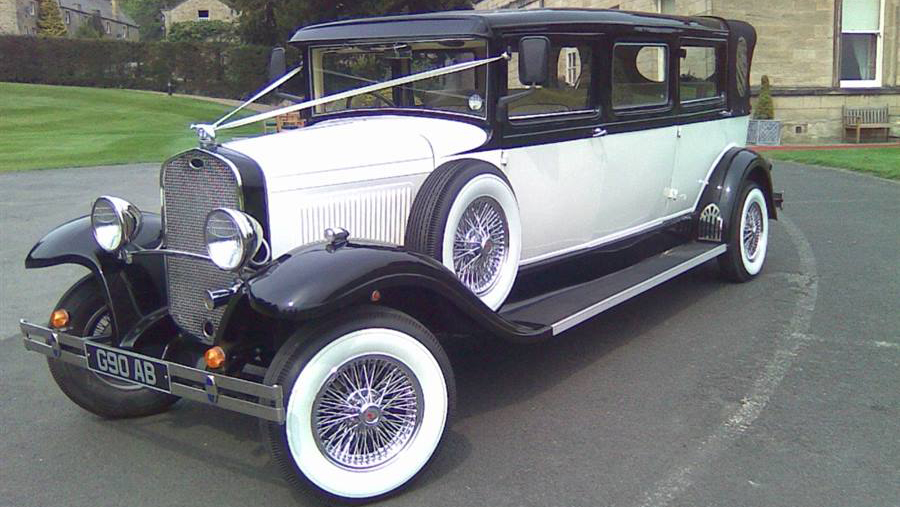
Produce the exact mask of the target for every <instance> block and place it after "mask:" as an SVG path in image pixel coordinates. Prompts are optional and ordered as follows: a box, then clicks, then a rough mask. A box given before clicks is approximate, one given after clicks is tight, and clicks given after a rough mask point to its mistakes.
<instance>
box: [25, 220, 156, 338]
mask: <svg viewBox="0 0 900 507" xmlns="http://www.w3.org/2000/svg"><path fill="white" fill-rule="evenodd" d="M161 233H162V223H161V219H160V216H159V215H158V214H156V213H143V215H142V220H141V227H140V229H139V230H138V233H137V236H136V238H135V241H134V242H133V243H132V244H131V245H129V246H127V247H126V249H131V250H134V249H137V247H140V248H155V247H157V246H159V244H160V241H161V237H162V234H161ZM60 264H78V265H81V266H84V267H86V268H88V269H89V270H91V272H92V273H94V275H95V276H96V277H97V279H98V280H100V282H101V284H102V285H103V287H104V291H105V294H104V296H105V298H106V302H107V304H108V305H109V308H110V310H111V312H112V318H113V325H114V326H115V331H116V332H117V333H118V334H119V335H120V336H122V335H124V333H125V332H126V331H127V330H130V329H132V328H133V327H134V325H135V324H137V322H139V321H140V320H141V319H142V318H144V317H145V316H148V315H150V314H151V313H153V312H154V311H155V310H158V309H159V308H161V307H163V306H165V305H166V300H165V291H164V290H163V289H164V287H165V284H164V281H165V271H164V269H163V266H164V265H163V259H162V256H156V255H144V256H139V257H138V256H136V257H135V258H134V262H132V263H131V264H126V263H125V261H124V260H122V259H121V258H120V257H119V256H117V255H113V254H110V253H108V252H106V251H104V250H103V249H101V248H100V246H99V245H97V242H96V241H95V240H94V235H93V231H92V229H91V217H90V216H84V217H80V218H76V219H74V220H72V221H70V222H67V223H65V224H63V225H61V226H59V227H57V228H56V229H54V230H52V231H50V232H49V233H48V234H47V235H46V236H44V237H43V238H41V240H40V241H38V242H37V244H35V245H34V247H32V248H31V251H30V252H28V256H27V257H26V258H25V268H26V269H35V268H44V267H48V266H56V265H60Z"/></svg>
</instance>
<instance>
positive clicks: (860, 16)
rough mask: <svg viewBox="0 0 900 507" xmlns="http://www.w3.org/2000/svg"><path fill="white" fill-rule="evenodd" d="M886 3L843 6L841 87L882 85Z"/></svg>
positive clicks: (861, 0) (869, 0)
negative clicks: (883, 31)
mask: <svg viewBox="0 0 900 507" xmlns="http://www.w3.org/2000/svg"><path fill="white" fill-rule="evenodd" d="M883 26H884V2H882V1H881V0H844V2H843V6H842V7H841V54H840V58H841V61H840V63H841V65H840V69H841V87H845V88H854V87H856V88H864V87H873V86H881V60H882V58H881V55H882V54H883V53H882V51H883V47H882V30H883Z"/></svg>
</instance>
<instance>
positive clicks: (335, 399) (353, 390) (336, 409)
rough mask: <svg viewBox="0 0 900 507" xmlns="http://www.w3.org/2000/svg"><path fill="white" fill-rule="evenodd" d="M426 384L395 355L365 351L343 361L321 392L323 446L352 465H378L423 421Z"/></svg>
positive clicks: (316, 418)
mask: <svg viewBox="0 0 900 507" xmlns="http://www.w3.org/2000/svg"><path fill="white" fill-rule="evenodd" d="M423 405H424V403H423V396H422V388H421V386H420V385H419V382H418V380H417V379H416V377H415V375H413V374H412V372H411V371H410V370H409V368H407V367H406V366H405V365H403V364H402V363H401V362H399V361H397V360H396V359H394V358H392V357H388V356H384V355H375V354H372V355H365V356H361V357H357V358H354V359H351V360H349V361H347V362H346V363H344V364H343V365H341V366H339V367H338V368H337V369H336V370H335V372H334V373H333V374H332V375H331V376H330V377H329V378H328V380H327V381H326V382H325V384H324V385H323V386H322V388H321V389H320V390H319V393H318V395H317V396H316V400H315V404H314V405H313V410H312V426H313V429H314V433H315V439H316V444H317V445H318V446H319V450H321V451H322V453H323V454H324V455H325V456H326V457H327V458H328V459H329V460H331V461H332V462H333V463H335V464H337V465H339V466H341V467H343V468H347V469H352V470H361V469H363V470H364V469H371V468H376V467H379V466H381V465H383V464H384V463H387V462H388V461H390V460H391V459H392V458H394V457H395V456H397V455H398V454H399V453H400V452H401V451H403V449H404V448H405V447H406V445H407V444H409V443H410V442H411V441H412V440H413V439H414V437H415V435H416V432H417V431H418V429H419V426H420V424H421V421H422V409H423Z"/></svg>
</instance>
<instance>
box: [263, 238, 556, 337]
mask: <svg viewBox="0 0 900 507" xmlns="http://www.w3.org/2000/svg"><path fill="white" fill-rule="evenodd" d="M375 291H379V292H378V295H376V296H373V292H375ZM381 294H385V295H386V296H385V297H384V299H379V297H378V296H380V295H381ZM387 295H390V297H388V296H387ZM404 296H406V297H415V298H420V299H421V298H425V300H419V301H417V307H418V308H424V309H426V310H430V311H431V313H432V314H433V315H431V316H430V317H432V318H435V319H440V318H442V317H443V318H450V317H449V316H442V315H438V314H439V312H440V309H441V308H445V307H446V306H445V305H447V304H449V305H452V306H453V307H454V308H455V309H456V310H458V311H459V312H460V313H461V314H463V315H465V316H466V317H468V318H469V319H471V320H472V321H473V322H474V323H475V324H476V325H477V326H478V327H479V328H480V329H481V330H484V331H487V332H489V333H492V334H494V335H497V336H499V337H503V338H508V339H512V340H518V341H522V340H531V339H538V338H540V337H543V336H544V335H545V333H546V332H547V331H548V330H547V329H544V328H542V327H539V326H535V327H529V326H527V325H522V324H519V323H514V322H510V321H508V320H506V319H504V318H502V317H501V316H499V315H498V314H497V313H496V312H494V311H493V310H491V309H490V308H488V307H487V306H485V305H484V303H482V302H481V300H480V299H478V298H477V297H476V296H475V295H474V294H472V292H471V291H470V290H469V289H467V288H466V287H465V286H464V285H462V284H461V283H460V282H459V280H458V279H457V278H456V276H455V275H453V273H451V272H450V271H449V270H448V269H447V268H446V267H444V265H443V264H441V263H440V262H438V261H436V260H434V259H432V258H431V257H428V256H426V255H422V254H419V253H416V252H410V251H407V250H404V249H403V248H400V247H394V246H386V245H380V244H363V243H349V244H347V245H344V246H341V247H334V246H332V245H328V244H324V243H318V244H313V245H309V246H305V247H301V248H299V249H296V250H294V251H291V252H289V253H287V254H285V255H283V256H282V257H280V258H279V259H278V260H276V261H275V262H274V263H273V264H272V265H271V266H269V267H268V268H267V269H266V270H265V271H264V272H263V273H261V274H260V275H258V276H257V277H255V278H253V279H252V280H250V281H249V282H248V284H247V297H248V301H249V304H250V306H251V307H252V308H253V309H254V310H255V311H257V312H260V313H262V314H264V315H266V316H269V317H273V318H276V319H288V320H294V321H305V320H310V319H316V318H320V317H322V316H325V315H329V314H332V313H334V312H339V311H341V310H342V309H343V308H346V307H348V306H351V305H354V304H361V303H367V304H369V303H370V302H372V301H380V304H385V305H388V306H391V305H392V304H393V303H394V302H393V301H391V298H393V297H398V298H400V297H404Z"/></svg>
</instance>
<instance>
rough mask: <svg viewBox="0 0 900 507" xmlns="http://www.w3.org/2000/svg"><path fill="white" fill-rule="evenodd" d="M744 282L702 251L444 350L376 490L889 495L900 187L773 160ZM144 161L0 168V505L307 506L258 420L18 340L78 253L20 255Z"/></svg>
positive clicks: (865, 498)
mask: <svg viewBox="0 0 900 507" xmlns="http://www.w3.org/2000/svg"><path fill="white" fill-rule="evenodd" d="M776 179H777V186H778V187H779V188H783V189H785V191H786V193H787V211H786V212H785V213H784V215H783V216H784V220H782V221H779V222H777V223H773V226H772V233H773V234H772V237H771V246H770V251H769V259H768V261H767V265H766V268H765V271H764V273H763V274H762V275H761V276H760V277H759V278H758V279H757V280H756V281H754V282H752V283H750V284H745V285H732V284H726V283H721V282H719V281H718V280H717V278H716V276H715V274H716V270H715V268H714V263H711V264H708V265H706V266H703V267H701V268H699V269H697V270H695V271H694V272H692V273H690V274H689V275H688V276H685V277H682V278H680V279H678V280H675V281H673V282H670V283H668V284H666V285H664V286H663V287H660V288H658V289H655V290H653V291H651V292H650V293H647V294H645V295H644V296H642V297H640V298H638V299H636V300H633V301H631V302H628V303H626V304H624V305H622V306H620V307H618V308H617V309H614V310H612V311H610V312H609V313H607V314H604V315H603V316H601V317H600V318H598V319H595V320H594V321H591V322H589V323H587V324H585V325H582V326H580V327H578V328H576V329H574V330H573V331H570V332H568V333H566V334H564V335H562V336H561V337H559V338H558V339H557V340H556V342H554V343H548V344H544V345H539V346H529V347H516V346H507V345H496V346H489V347H483V348H475V349H473V348H460V349H458V350H456V349H455V350H454V351H453V353H452V359H453V362H454V366H455V368H456V370H457V373H458V377H459V402H460V408H461V410H460V416H459V418H458V420H457V422H456V424H455V425H454V426H453V428H452V431H451V433H450V434H449V439H448V443H447V444H448V445H447V446H446V448H445V449H444V452H443V454H441V456H440V457H439V458H438V459H437V461H436V463H435V464H434V466H433V467H432V469H430V471H429V472H428V473H427V475H425V476H424V477H422V479H421V480H420V481H418V482H417V483H416V484H415V485H414V487H413V488H411V489H410V490H409V491H408V492H406V493H405V494H403V495H402V496H400V497H397V498H395V499H392V500H390V501H387V502H385V505H440V506H450V505H471V506H479V507H480V506H486V505H489V506H492V507H493V506H498V507H499V506H506V505H509V506H524V505H528V506H586V507H588V506H589V507H596V506H602V505H617V506H625V507H632V506H635V507H639V506H666V505H671V506H685V507H688V506H690V507H696V506H704V505H708V506H737V505H740V506H782V505H783V506H791V507H796V506H815V507H824V506H848V505H852V506H897V505H900V312H898V310H897V308H898V304H897V301H898V299H900V298H898V296H900V185H898V184H896V183H891V182H886V181H883V180H878V179H875V178H871V177H868V176H860V175H856V174H851V173H846V172H839V171H831V170H825V169H813V168H806V167H802V166H797V165H790V164H779V166H778V168H777V170H776ZM156 180H157V173H156V167H154V166H140V167H134V168H127V169H122V168H118V169H90V170H89V169H78V170H59V171H47V172H28V173H25V172H19V173H12V174H2V175H0V206H2V208H0V210H2V218H0V262H2V264H0V273H2V281H0V283H2V285H0V291H2V292H0V296H2V308H0V318H2V321H0V337H2V338H3V339H2V340H0V400H2V401H0V421H2V428H3V429H2V431H3V436H2V437H0V505H11V506H17V507H18V506H32V505H40V506H60V505H67V506H87V505H102V506H107V505H108V506H120V505H130V506H135V507H140V506H157V505H162V506H170V505H171V506H175V505H179V506H180V505H198V504H201V503H202V504H204V505H216V506H230V505H235V506H243V505H291V504H298V505H305V504H311V502H310V501H309V499H306V498H302V497H296V496H294V495H292V494H291V493H290V492H289V490H288V489H287V487H286V486H285V485H284V484H283V483H282V482H281V479H280V478H279V476H278V473H277V470H275V468H274V467H273V466H272V464H271V463H270V460H269V457H268V455H267V454H266V452H265V451H264V449H263V447H262V446H261V445H260V443H259V442H258V440H257V433H256V422H255V421H254V420H253V419H251V418H249V417H244V416H239V415H233V414H230V413H227V412H223V411H219V410H217V409H215V408H211V407H205V406H200V405H196V404H180V405H178V406H177V407H176V408H175V409H174V410H172V411H171V412H169V413H167V414H164V415H160V416H156V417H151V418H147V419H142V420H134V421H117V422H109V421H103V420H100V419H98V418H96V417H93V416H91V415H90V414H88V413H86V412H83V411H81V410H80V409H79V408H77V407H76V406H75V405H74V404H72V403H70V402H68V401H67V400H66V399H65V398H64V397H63V395H62V394H61V392H60V391H59V390H58V389H57V388H56V387H55V386H54V385H53V384H52V381H51V379H50V375H49V374H48V372H47V369H46V367H45V364H44V362H43V360H42V358H40V357H39V356H37V355H34V354H28V353H26V352H25V351H24V350H22V348H21V344H20V341H19V340H18V339H16V338H15V337H14V335H15V334H16V327H15V321H16V319H18V318H19V317H21V316H25V317H28V318H33V319H38V320H43V319H45V318H46V314H47V312H48V311H49V310H50V309H51V306H52V304H53V303H54V301H55V300H56V298H57V297H58V295H59V293H60V292H62V290H63V289H64V288H65V287H66V285H67V284H69V283H71V282H72V281H74V280H75V278H76V277H77V276H78V275H79V273H80V271H79V269H78V268H69V267H66V268H52V269H47V270H38V271H33V272H29V273H28V274H27V275H26V274H25V272H24V269H22V258H23V257H24V255H25V253H26V251H27V249H28V248H29V246H30V245H31V244H32V243H33V242H34V241H35V240H37V239H38V238H39V237H40V236H41V235H42V234H43V233H44V232H45V231H47V230H49V229H50V228H51V227H52V226H54V225H55V224H57V223H58V222H60V221H62V220H63V219H65V218H69V217H72V216H75V215H79V214H82V213H86V212H87V211H88V209H89V203H90V200H91V199H92V198H93V197H94V196H95V195H97V194H98V193H101V192H103V193H111V194H116V195H120V196H123V197H125V198H128V199H131V200H132V201H133V202H135V203H137V204H138V205H139V206H141V207H143V208H144V209H156V208H157V207H158V203H157V201H158V198H157V195H158V193H157V187H156Z"/></svg>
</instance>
